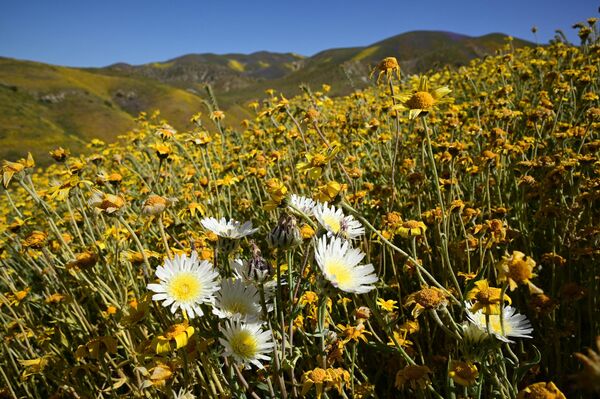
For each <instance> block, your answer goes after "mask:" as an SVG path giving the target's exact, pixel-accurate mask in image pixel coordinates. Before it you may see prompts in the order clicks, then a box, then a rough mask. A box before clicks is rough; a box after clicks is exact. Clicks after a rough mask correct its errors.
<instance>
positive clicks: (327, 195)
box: [315, 181, 346, 202]
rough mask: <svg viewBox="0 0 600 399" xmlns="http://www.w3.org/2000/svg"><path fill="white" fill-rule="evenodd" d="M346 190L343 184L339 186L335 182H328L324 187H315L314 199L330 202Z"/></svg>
mask: <svg viewBox="0 0 600 399" xmlns="http://www.w3.org/2000/svg"><path fill="white" fill-rule="evenodd" d="M345 188H346V185H345V184H340V183H338V182H336V181H330V182H328V183H327V184H325V185H322V186H319V187H317V192H316V194H315V199H317V200H318V201H321V202H331V201H333V200H334V199H335V198H336V197H337V196H338V194H339V193H340V192H341V191H342V190H344V189H345Z"/></svg>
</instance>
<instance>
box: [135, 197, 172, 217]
mask: <svg viewBox="0 0 600 399" xmlns="http://www.w3.org/2000/svg"><path fill="white" fill-rule="evenodd" d="M171 203H172V201H171V200H170V199H169V198H165V197H161V196H160V195H155V194H152V195H150V196H149V197H148V198H147V199H146V201H145V202H144V205H143V206H142V213H145V214H147V215H159V214H161V213H162V212H163V211H164V210H165V209H166V208H167V206H169V205H170V204H171Z"/></svg>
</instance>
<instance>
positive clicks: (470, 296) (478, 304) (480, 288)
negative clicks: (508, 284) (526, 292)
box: [466, 280, 512, 315]
mask: <svg viewBox="0 0 600 399" xmlns="http://www.w3.org/2000/svg"><path fill="white" fill-rule="evenodd" d="M501 296H502V289H500V288H495V287H490V285H489V283H488V281H487V280H479V281H476V282H475V287H474V288H473V289H472V290H471V291H469V292H468V293H467V298H466V299H467V300H471V301H474V302H475V303H474V304H473V306H472V307H471V309H469V310H470V311H471V312H473V313H475V312H477V311H478V310H479V309H482V311H483V314H486V315H496V314H500V304H501V303H502V301H503V300H504V302H508V304H511V303H512V301H511V299H510V297H509V296H508V295H504V298H501Z"/></svg>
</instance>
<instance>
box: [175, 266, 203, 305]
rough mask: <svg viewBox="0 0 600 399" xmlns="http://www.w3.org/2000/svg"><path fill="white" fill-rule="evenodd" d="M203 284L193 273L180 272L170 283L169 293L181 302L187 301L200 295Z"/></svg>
mask: <svg viewBox="0 0 600 399" xmlns="http://www.w3.org/2000/svg"><path fill="white" fill-rule="evenodd" d="M201 289H202V285H201V284H200V282H199V281H198V278H197V277H196V276H195V275H194V274H193V273H186V272H184V273H179V274H178V275H176V276H175V277H173V279H172V280H171V282H170V283H169V288H168V293H169V295H170V296H172V297H173V298H175V300H176V301H179V302H187V301H190V300H192V299H195V298H197V297H198V294H200V291H201Z"/></svg>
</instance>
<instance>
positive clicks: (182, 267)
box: [148, 252, 219, 318]
mask: <svg viewBox="0 0 600 399" xmlns="http://www.w3.org/2000/svg"><path fill="white" fill-rule="evenodd" d="M156 277H158V278H159V279H160V283H159V284H148V289H149V290H151V291H153V292H155V293H156V294H154V295H153V296H152V300H154V301H164V302H163V303H162V305H163V306H171V312H172V313H175V312H176V311H177V309H178V308H181V309H182V310H184V311H185V312H186V313H187V315H188V317H189V318H193V317H195V316H202V315H203V314H204V313H203V312H202V309H200V304H202V303H212V301H213V300H214V295H213V294H214V292H215V291H217V290H218V289H219V285H218V281H217V280H218V278H219V274H218V273H217V272H216V271H215V270H214V269H213V266H212V264H210V263H209V262H207V261H205V260H203V261H202V262H200V261H199V260H198V254H197V253H196V252H192V255H191V256H190V257H189V258H188V257H187V256H186V255H181V256H180V255H176V256H175V258H174V259H167V260H165V264H164V265H163V266H159V267H157V268H156Z"/></svg>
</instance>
